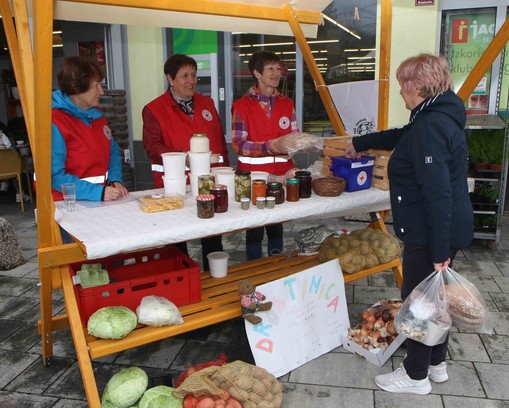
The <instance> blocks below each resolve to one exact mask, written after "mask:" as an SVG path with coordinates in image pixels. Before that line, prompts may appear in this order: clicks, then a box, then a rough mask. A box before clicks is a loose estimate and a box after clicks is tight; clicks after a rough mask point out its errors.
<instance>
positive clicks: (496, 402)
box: [0, 200, 509, 408]
mask: <svg viewBox="0 0 509 408" xmlns="http://www.w3.org/2000/svg"><path fill="white" fill-rule="evenodd" d="M12 201H14V200H12ZM33 208H34V206H33V204H29V203H28V204H27V205H26V211H25V213H22V212H21V211H20V207H19V204H17V203H14V202H5V200H4V201H2V202H0V217H3V218H6V219H7V220H8V221H9V222H10V224H11V225H12V226H13V228H14V229H15V232H16V235H17V238H18V239H19V241H20V244H21V246H22V249H23V254H24V256H25V258H26V260H27V262H26V263H25V264H24V265H22V266H20V267H17V268H15V269H12V270H9V271H0V367H1V368H2V370H1V371H0V407H1V408H11V407H13V408H14V407H16V408H19V407H23V408H25V407H27V408H28V407H59V408H62V407H68V408H76V407H86V406H87V403H86V398H85V393H84V389H83V383H82V380H81V375H80V371H79V367H78V364H77V360H76V354H75V351H74V347H73V342H72V338H71V333H70V331H69V330H63V331H60V332H55V333H54V349H53V350H54V356H53V358H52V359H51V364H50V365H49V366H47V367H43V366H42V363H41V339H40V338H39V337H38V335H37V327H36V326H37V320H38V319H39V291H38V286H37V283H38V268H37V230H36V225H35V220H34V216H33V214H34V213H33ZM325 222H326V223H327V224H328V225H329V226H330V227H331V228H334V229H340V228H347V229H350V230H353V229H356V228H362V227H364V226H365V224H364V223H362V222H359V221H345V220H344V219H328V220H326V221H324V223H325ZM319 223H320V222H319V221H313V222H309V221H308V222H292V223H287V224H285V250H288V251H290V250H291V249H293V248H294V241H293V238H292V237H293V236H294V234H295V233H296V232H298V231H300V230H302V229H304V228H308V227H310V226H315V225H318V224H319ZM504 224H505V225H504V228H506V230H504V228H503V229H502V240H501V244H500V245H499V247H498V248H495V249H488V247H487V245H486V243H485V242H482V241H475V242H474V243H473V244H472V245H471V247H470V248H468V249H466V250H463V251H461V252H460V253H459V254H458V256H457V258H456V260H455V269H456V270H457V271H458V272H461V273H463V274H466V276H467V277H468V278H469V279H470V280H471V281H472V282H474V283H475V284H476V285H477V287H478V289H479V290H480V291H481V292H482V294H483V296H484V298H485V300H486V302H487V304H488V307H489V308H490V310H491V311H492V313H493V317H494V320H495V334H494V335H491V336H488V335H479V334H475V333H468V332H459V331H458V330H456V329H453V330H452V331H451V335H450V342H449V353H448V361H447V363H448V372H449V377H450V379H449V381H447V382H445V383H443V384H434V383H433V384H432V385H433V390H432V392H431V394H429V395H426V396H416V395H408V394H399V395H398V394H390V393H387V392H385V391H382V390H379V389H378V387H377V386H376V385H375V383H374V377H375V375H378V374H382V373H387V372H390V371H392V370H393V369H394V368H396V367H398V366H399V364H400V363H401V361H402V358H403V356H404V354H405V349H404V347H401V348H400V349H399V350H398V351H397V352H396V353H395V354H394V355H393V357H391V359H389V361H387V362H386V363H385V365H384V366H383V367H381V368H378V367H376V366H374V365H372V364H370V363H368V362H366V361H365V360H364V359H362V358H359V357H357V356H356V355H354V354H352V353H350V352H348V351H346V350H345V349H343V347H339V348H337V349H335V350H333V351H332V352H330V353H327V354H325V355H323V356H321V357H319V358H317V359H315V360H313V361H311V362H309V363H307V364H305V365H303V366H301V367H299V368H298V369H296V370H293V371H292V372H291V373H289V374H287V375H285V376H283V377H281V378H280V379H279V380H280V381H281V383H282V384H283V386H284V399H283V407H285V408H314V407H321V408H338V407H351V408H359V407H363V408H371V407H374V408H384V407H391V408H392V407H398V408H401V407H411V408H414V407H416V406H421V407H426V408H434V407H437V408H438V407H446V408H455V407H458V408H459V407H462V408H488V407H489V408H494V407H509V386H508V384H509V353H508V352H507V350H508V348H509V255H508V251H507V249H508V246H509V240H508V239H507V238H508V237H509V218H507V217H506V218H505V219H504ZM223 243H224V247H225V250H226V251H228V252H229V253H230V260H231V262H242V261H244V260H245V258H244V233H233V234H227V235H224V236H223ZM189 250H190V251H189V252H190V255H191V256H192V257H193V258H194V259H196V260H200V259H201V254H200V245H199V242H194V241H193V242H191V243H189ZM346 293H347V301H348V308H349V315H350V321H351V322H352V324H355V323H356V322H357V321H358V320H359V313H360V311H362V310H363V309H365V308H367V307H369V306H370V305H372V304H373V303H375V302H376V301H378V300H380V299H384V298H391V297H399V290H398V288H397V286H396V284H395V282H394V279H393V277H392V272H391V271H387V272H383V273H380V274H377V275H375V276H371V277H368V278H364V279H361V280H358V281H355V282H353V283H351V284H348V285H346ZM53 307H54V313H60V312H61V311H62V310H64V302H63V298H62V294H61V293H60V292H54V296H53ZM221 353H225V354H226V355H227V356H228V361H234V360H237V359H240V360H243V361H246V362H249V363H254V361H253V357H252V354H251V351H250V348H249V346H248V343H247V338H246V336H245V330H244V323H243V321H242V320H241V319H235V320H232V321H229V322H226V323H222V324H217V325H214V326H210V327H207V328H205V329H201V330H198V331H195V332H192V333H187V334H185V335H182V336H178V337H174V338H169V339H166V340H163V341H160V342H156V343H152V344H148V345H145V346H143V347H138V348H135V349H131V350H127V351H125V352H122V353H118V354H115V355H110V356H106V357H103V358H100V359H97V360H94V361H93V366H94V369H95V375H96V381H97V384H98V388H99V392H100V393H102V391H103V389H104V386H105V385H106V382H107V381H108V379H109V378H110V377H111V376H112V375H113V374H114V373H115V372H117V371H119V370H120V369H121V368H124V367H126V366H130V365H136V366H139V367H141V368H143V369H144V370H145V371H146V372H147V373H148V375H149V377H151V378H152V379H153V383H154V384H158V383H162V382H165V381H169V380H170V379H171V378H172V377H175V376H176V375H178V374H180V373H181V372H182V371H183V370H185V369H186V368H188V367H189V366H192V365H195V364H198V363H201V362H204V361H209V360H213V359H217V358H218V356H219V355H220V354H221Z"/></svg>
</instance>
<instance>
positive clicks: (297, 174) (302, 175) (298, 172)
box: [295, 170, 311, 177]
mask: <svg viewBox="0 0 509 408" xmlns="http://www.w3.org/2000/svg"><path fill="white" fill-rule="evenodd" d="M295 176H297V177H298V176H301V177H305V176H311V172H310V171H307V170H299V171H296V172H295Z"/></svg>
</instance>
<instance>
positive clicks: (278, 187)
mask: <svg viewBox="0 0 509 408" xmlns="http://www.w3.org/2000/svg"><path fill="white" fill-rule="evenodd" d="M267 197H274V198H275V199H276V205H277V204H283V203H284V202H285V190H284V188H283V183H277V182H272V183H268V184H267Z"/></svg>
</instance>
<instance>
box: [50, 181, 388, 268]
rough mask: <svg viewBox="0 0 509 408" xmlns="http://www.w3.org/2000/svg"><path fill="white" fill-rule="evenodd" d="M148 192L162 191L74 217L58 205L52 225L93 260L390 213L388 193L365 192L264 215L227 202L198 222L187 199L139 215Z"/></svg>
mask: <svg viewBox="0 0 509 408" xmlns="http://www.w3.org/2000/svg"><path fill="white" fill-rule="evenodd" d="M153 192H162V190H150V191H137V192H133V193H131V194H130V197H129V198H127V199H124V200H122V201H120V202H114V201H113V202H103V203H92V202H80V201H78V204H77V211H76V212H74V213H68V212H66V211H65V209H64V208H63V202H57V203H56V205H55V206H56V211H55V219H56V221H57V222H58V223H59V224H60V226H61V227H62V228H64V229H65V230H67V231H68V232H69V233H70V234H72V235H73V236H74V237H76V238H77V239H78V240H79V241H81V242H82V243H83V244H84V245H85V247H86V251H87V258H88V259H97V258H103V257H107V256H110V255H114V254H118V253H122V252H130V251H136V250H141V249H146V248H151V247H155V246H159V245H165V244H172V243H177V242H182V241H189V240H192V239H196V238H201V237H204V236H208V235H218V234H222V233H226V232H232V231H236V230H242V229H248V228H253V227H258V226H262V225H267V224H273V223H277V222H284V221H290V220H296V219H301V218H308V217H317V218H327V217H336V216H347V215H353V214H362V213H367V212H371V211H381V210H387V209H389V208H390V201H389V192H388V191H382V190H380V189H378V188H370V189H369V190H364V191H357V192H355V193H342V194H341V195H340V196H339V197H320V196H317V195H313V196H312V197H310V198H307V199H301V200H300V201H298V202H292V203H290V202H285V203H284V204H280V205H277V206H276V207H275V208H274V209H263V210H259V209H257V208H256V207H255V206H253V205H251V207H250V209H249V210H242V209H241V208H240V203H238V202H236V201H234V200H230V201H229V208H228V211H227V212H225V213H221V214H215V215H214V217H213V218H210V219H200V218H198V217H197V215H196V202H195V200H194V198H192V197H191V196H190V194H189V193H187V195H186V200H185V204H184V208H182V209H179V210H173V211H162V212H158V213H144V212H143V211H142V210H141V208H140V206H139V202H138V201H137V200H136V198H138V197H140V196H142V195H146V194H151V193H153Z"/></svg>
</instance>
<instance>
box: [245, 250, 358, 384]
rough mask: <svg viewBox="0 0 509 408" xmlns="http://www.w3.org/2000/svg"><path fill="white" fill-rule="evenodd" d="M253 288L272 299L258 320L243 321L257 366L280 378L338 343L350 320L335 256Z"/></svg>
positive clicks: (339, 343)
mask: <svg viewBox="0 0 509 408" xmlns="http://www.w3.org/2000/svg"><path fill="white" fill-rule="evenodd" d="M256 289H257V290H258V291H259V292H261V293H262V294H264V295H265V296H266V298H267V299H266V300H267V301H269V300H270V301H272V302H273V306H272V309H271V310H270V311H268V312H260V313H258V316H260V317H261V318H262V319H263V321H262V322H261V323H259V324H257V325H252V324H251V323H249V322H247V321H246V322H245V323H246V332H247V336H248V339H249V344H250V346H251V351H252V353H253V356H254V359H255V362H256V365H257V366H259V367H263V368H264V369H266V370H267V371H269V372H270V373H272V374H273V375H274V376H276V377H280V376H282V375H284V374H286V373H288V372H289V371H291V370H293V369H295V368H297V367H300V366H301V365H303V364H305V363H307V362H308V361H311V360H313V359H314V358H317V357H319V356H321V355H322V354H325V353H327V352H329V351H331V350H333V349H334V348H336V347H339V346H340V345H341V344H342V343H341V335H342V334H343V333H345V332H346V330H347V329H348V328H349V327H350V321H349V319H348V310H347V304H346V297H345V285H344V280H343V274H342V272H341V267H340V265H339V262H338V260H337V259H335V260H332V261H329V262H327V263H324V264H321V265H318V266H315V267H313V268H310V269H306V270H305V271H302V272H299V273H297V274H294V275H290V276H288V277H286V278H281V279H279V280H276V281H273V282H269V283H266V284H264V285H260V286H258V287H257V288H256Z"/></svg>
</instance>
